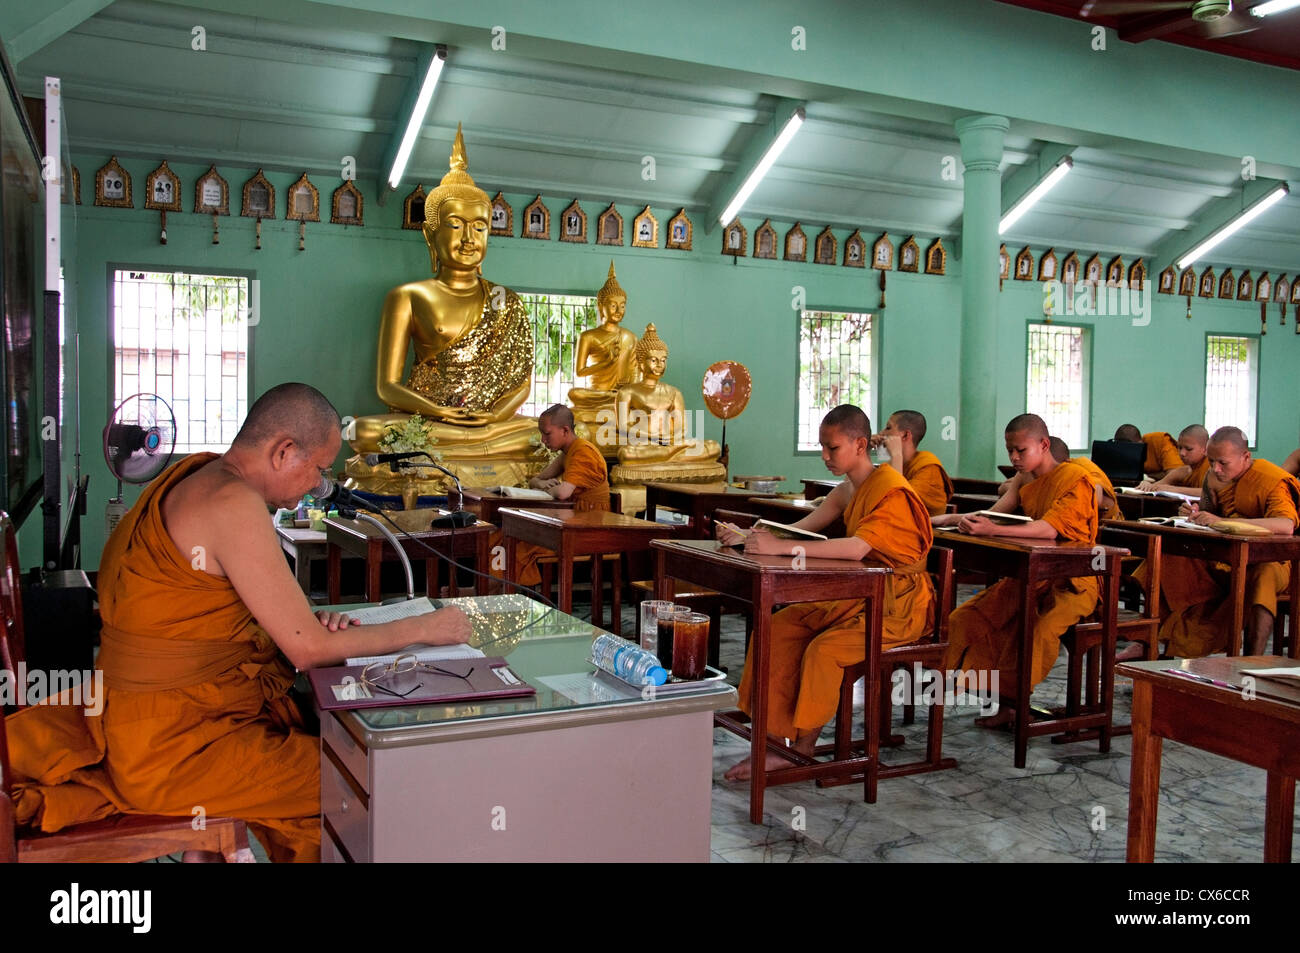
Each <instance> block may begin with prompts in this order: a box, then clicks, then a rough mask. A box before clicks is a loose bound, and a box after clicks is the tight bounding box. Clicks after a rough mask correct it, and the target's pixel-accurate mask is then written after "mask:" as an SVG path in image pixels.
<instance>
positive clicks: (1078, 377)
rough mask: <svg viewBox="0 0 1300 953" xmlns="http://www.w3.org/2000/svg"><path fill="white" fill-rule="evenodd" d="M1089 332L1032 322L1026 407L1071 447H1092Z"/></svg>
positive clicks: (1074, 448) (1048, 430)
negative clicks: (1090, 438)
mask: <svg viewBox="0 0 1300 953" xmlns="http://www.w3.org/2000/svg"><path fill="white" fill-rule="evenodd" d="M1087 334H1088V329H1087V328H1080V327H1071V326H1070V325H1066V324H1031V325H1029V352H1028V361H1027V363H1028V370H1027V373H1026V375H1025V410H1026V411H1027V412H1028V413H1031V414H1037V415H1038V416H1040V417H1042V418H1043V420H1044V422H1045V423H1046V424H1047V432H1048V433H1050V434H1051V435H1052V436H1053V437H1060V438H1061V439H1062V440H1064V441H1065V442H1066V444H1067V445H1068V446H1069V447H1070V448H1071V449H1072V450H1078V449H1082V448H1084V447H1087V446H1089V444H1088V440H1087V434H1088V367H1087V361H1088V350H1087V344H1088V338H1087Z"/></svg>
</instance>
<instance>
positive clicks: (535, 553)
mask: <svg viewBox="0 0 1300 953" xmlns="http://www.w3.org/2000/svg"><path fill="white" fill-rule="evenodd" d="M573 424H574V421H573V411H571V410H570V409H569V408H568V407H565V406H564V405H563V404H553V405H552V406H550V407H547V408H546V410H544V411H542V415H541V416H540V417H538V418H537V429H538V431H539V432H540V433H541V435H542V443H543V444H544V445H545V447H546V449H547V450H558V451H560V455H559V456H558V457H556V458H555V459H554V460H552V461H551V462H550V463H548V464H547V465H546V466H545V467H544V468H543V469H542V471H541V472H540V473H538V474H537V476H535V477H533V478H532V479H530V480H529V481H528V485H529V486H531V487H533V488H534V489H537V490H545V491H546V492H547V493H549V494H551V496H552V497H553V498H555V499H557V500H570V501H572V503H573V509H574V510H575V511H576V512H578V513H583V512H586V511H588V510H608V509H609V473H608V471H607V470H606V468H605V458H604V457H602V456H601V455H600V451H599V450H597V449H596V445H595V444H593V443H592V442H591V441H589V440H583V439H582V438H581V437H579V436H578V435H577V434H575V433H574V432H573ZM524 505H527V504H526V503H525V504H524ZM500 540H501V531H500V530H497V531H496V532H495V533H493V534H492V540H491V541H490V542H489V546H496V545H500ZM553 555H555V554H554V553H553V552H551V551H550V550H549V549H544V548H543V547H541V546H535V545H533V544H532V543H516V544H515V560H516V567H517V568H516V569H515V571H514V573H513V578H514V581H515V582H518V583H522V584H523V585H525V586H535V585H537V584H538V583H539V582H541V581H542V574H541V573H540V572H539V571H538V569H537V560H538V559H540V558H541V557H543V556H553Z"/></svg>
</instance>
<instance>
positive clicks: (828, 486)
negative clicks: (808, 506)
mask: <svg viewBox="0 0 1300 953" xmlns="http://www.w3.org/2000/svg"><path fill="white" fill-rule="evenodd" d="M799 482H800V483H802V484H803V498H804V499H805V500H816V499H820V498H821V497H823V496H825V495H826V494H827V493H829V492H830V491H831V490H833V489H835V488H836V487H837V486H839V485H840V481H839V480H822V479H818V480H800V481H799Z"/></svg>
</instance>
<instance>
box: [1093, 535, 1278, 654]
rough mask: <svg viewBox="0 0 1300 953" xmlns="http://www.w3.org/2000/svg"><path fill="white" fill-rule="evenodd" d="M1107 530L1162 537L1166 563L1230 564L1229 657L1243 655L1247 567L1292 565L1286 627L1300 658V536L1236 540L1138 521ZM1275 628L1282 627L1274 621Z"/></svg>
mask: <svg viewBox="0 0 1300 953" xmlns="http://www.w3.org/2000/svg"><path fill="white" fill-rule="evenodd" d="M1106 525H1108V526H1117V527H1121V528H1123V529H1131V530H1135V531H1136V532H1139V533H1159V534H1160V550H1161V555H1162V558H1163V559H1166V560H1167V559H1168V558H1169V557H1170V556H1186V557H1188V558H1190V559H1203V560H1206V561H1207V562H1222V563H1227V564H1228V567H1229V572H1230V576H1229V578H1228V585H1229V587H1230V590H1231V591H1230V592H1229V594H1228V596H1229V598H1230V599H1231V600H1232V622H1231V623H1230V624H1231V626H1232V629H1231V633H1230V634H1231V638H1229V639H1228V655H1240V654H1241V630H1242V627H1243V626H1244V625H1245V622H1246V567H1247V566H1251V565H1254V564H1255V563H1274V562H1276V563H1285V562H1289V563H1290V564H1291V578H1290V582H1289V584H1288V590H1287V591H1288V592H1289V593H1291V595H1292V598H1291V599H1290V600H1289V602H1290V606H1289V612H1288V614H1287V624H1288V625H1290V626H1291V629H1290V631H1291V633H1292V635H1291V649H1290V651H1291V657H1292V658H1300V639H1298V638H1296V635H1295V633H1296V632H1300V629H1298V628H1297V626H1298V625H1300V599H1297V598H1295V594H1296V593H1297V592H1300V536H1233V535H1231V534H1229V533H1216V532H1213V531H1206V530H1196V529H1182V528H1181V527H1176V526H1164V525H1161V524H1159V523H1139V522H1137V521H1136V520H1108V521H1107V524H1106ZM1169 571H1170V568H1169V563H1168V562H1166V563H1165V568H1164V572H1165V573H1166V574H1167V573H1169ZM1273 624H1274V625H1279V624H1280V622H1279V621H1278V620H1276V619H1275V620H1274V622H1273Z"/></svg>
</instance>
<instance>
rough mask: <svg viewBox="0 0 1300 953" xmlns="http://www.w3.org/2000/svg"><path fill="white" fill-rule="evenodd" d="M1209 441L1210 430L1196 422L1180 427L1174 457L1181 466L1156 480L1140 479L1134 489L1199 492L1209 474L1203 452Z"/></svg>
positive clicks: (1206, 458)
mask: <svg viewBox="0 0 1300 953" xmlns="http://www.w3.org/2000/svg"><path fill="white" fill-rule="evenodd" d="M1209 441H1210V432H1209V431H1208V430H1206V429H1205V428H1204V427H1202V426H1201V425H1200V424H1192V425H1191V426H1189V427H1184V428H1183V429H1182V432H1181V433H1179V434H1178V458H1179V459H1180V460H1181V461H1182V466H1178V467H1174V469H1172V470H1170V471H1169V472H1168V473H1166V474H1165V475H1164V476H1163V477H1161V478H1160V479H1159V480H1144V481H1143V482H1142V483H1139V484H1138V489H1139V490H1166V491H1168V492H1170V493H1186V494H1188V495H1189V496H1194V495H1199V494H1200V492H1201V488H1202V487H1203V486H1204V485H1205V478H1206V477H1207V476H1208V475H1209V473H1210V458H1209V455H1208V454H1207V453H1206V450H1207V448H1208V445H1209Z"/></svg>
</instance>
